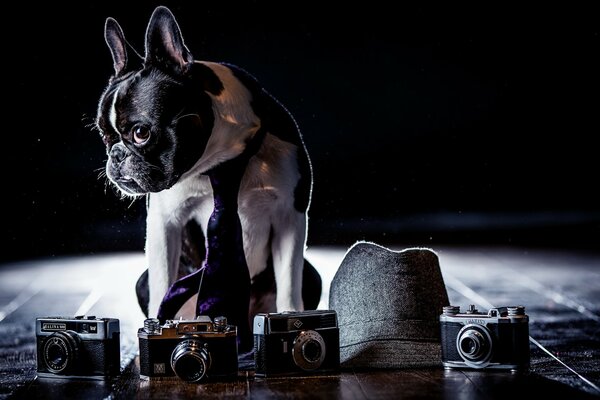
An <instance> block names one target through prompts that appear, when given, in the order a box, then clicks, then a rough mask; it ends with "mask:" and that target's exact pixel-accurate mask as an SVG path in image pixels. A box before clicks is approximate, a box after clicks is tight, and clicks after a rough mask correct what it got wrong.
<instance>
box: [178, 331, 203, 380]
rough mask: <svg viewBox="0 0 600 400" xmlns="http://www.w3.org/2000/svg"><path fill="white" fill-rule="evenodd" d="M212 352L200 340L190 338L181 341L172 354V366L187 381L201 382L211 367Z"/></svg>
mask: <svg viewBox="0 0 600 400" xmlns="http://www.w3.org/2000/svg"><path fill="white" fill-rule="evenodd" d="M210 364H211V360H210V353H209V352H208V349H207V348H206V346H205V344H204V343H203V342H201V341H200V340H196V339H189V340H184V341H183V342H181V343H179V344H178V345H177V346H175V348H174V349H173V353H172V354H171V368H173V371H174V372H175V375H177V376H178V377H179V378H181V379H182V380H184V381H187V382H199V381H201V380H202V379H204V377H205V376H206V373H207V371H208V370H209V369H210Z"/></svg>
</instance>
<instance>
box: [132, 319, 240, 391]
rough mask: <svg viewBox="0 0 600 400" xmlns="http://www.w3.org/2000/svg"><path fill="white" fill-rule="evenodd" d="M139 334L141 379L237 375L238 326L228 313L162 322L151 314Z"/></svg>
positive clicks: (199, 380) (192, 380)
mask: <svg viewBox="0 0 600 400" xmlns="http://www.w3.org/2000/svg"><path fill="white" fill-rule="evenodd" d="M138 338H139V345H140V377H141V378H142V379H146V380H151V379H157V378H159V379H160V378H174V377H175V376H177V377H179V378H180V379H182V380H184V381H187V382H201V381H205V380H209V379H219V378H226V377H235V376H237V372H238V348H237V327H236V326H234V325H228V324H227V318H225V317H216V318H215V319H214V321H212V320H211V319H210V317H208V316H199V317H196V319H191V320H183V319H180V320H167V321H166V322H165V323H164V324H163V325H160V323H159V321H158V319H155V318H149V319H146V320H145V321H144V327H143V328H140V329H138Z"/></svg>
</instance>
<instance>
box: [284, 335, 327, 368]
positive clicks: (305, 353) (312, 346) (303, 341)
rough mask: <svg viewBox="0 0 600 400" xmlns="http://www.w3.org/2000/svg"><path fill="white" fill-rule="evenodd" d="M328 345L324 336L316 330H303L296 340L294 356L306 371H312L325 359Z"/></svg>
mask: <svg viewBox="0 0 600 400" xmlns="http://www.w3.org/2000/svg"><path fill="white" fill-rule="evenodd" d="M325 354H326V347H325V341H324V340H323V337H322V336H321V335H320V334H319V333H318V332H316V331H312V330H309V331H302V332H300V333H299V334H298V336H297V337H296V339H295V340H294V345H293V347H292V358H293V360H294V363H295V364H296V365H297V366H298V367H300V368H302V369H303V370H305V371H312V370H315V369H317V368H319V367H320V366H321V364H323V361H324V360H325Z"/></svg>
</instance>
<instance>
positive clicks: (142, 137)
mask: <svg viewBox="0 0 600 400" xmlns="http://www.w3.org/2000/svg"><path fill="white" fill-rule="evenodd" d="M131 136H132V137H133V142H134V143H135V144H144V143H146V142H147V141H148V139H149V138H150V129H148V128H147V127H145V126H141V125H136V126H134V127H133V129H132V130H131Z"/></svg>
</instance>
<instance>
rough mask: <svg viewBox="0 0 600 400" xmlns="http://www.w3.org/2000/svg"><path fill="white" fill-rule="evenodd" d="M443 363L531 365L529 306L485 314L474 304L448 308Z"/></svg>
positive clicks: (449, 365) (497, 366)
mask: <svg viewBox="0 0 600 400" xmlns="http://www.w3.org/2000/svg"><path fill="white" fill-rule="evenodd" d="M440 328H441V337H442V363H443V365H444V367H446V368H477V369H480V368H490V369H510V370H523V369H527V368H529V317H528V316H527V315H526V314H525V307H523V306H514V307H496V308H491V309H490V310H489V311H488V312H487V313H481V312H479V311H478V310H477V308H475V306H474V305H470V306H469V309H468V310H467V311H466V312H465V313H461V312H460V307H457V306H447V307H444V309H443V313H442V314H441V315H440Z"/></svg>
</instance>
